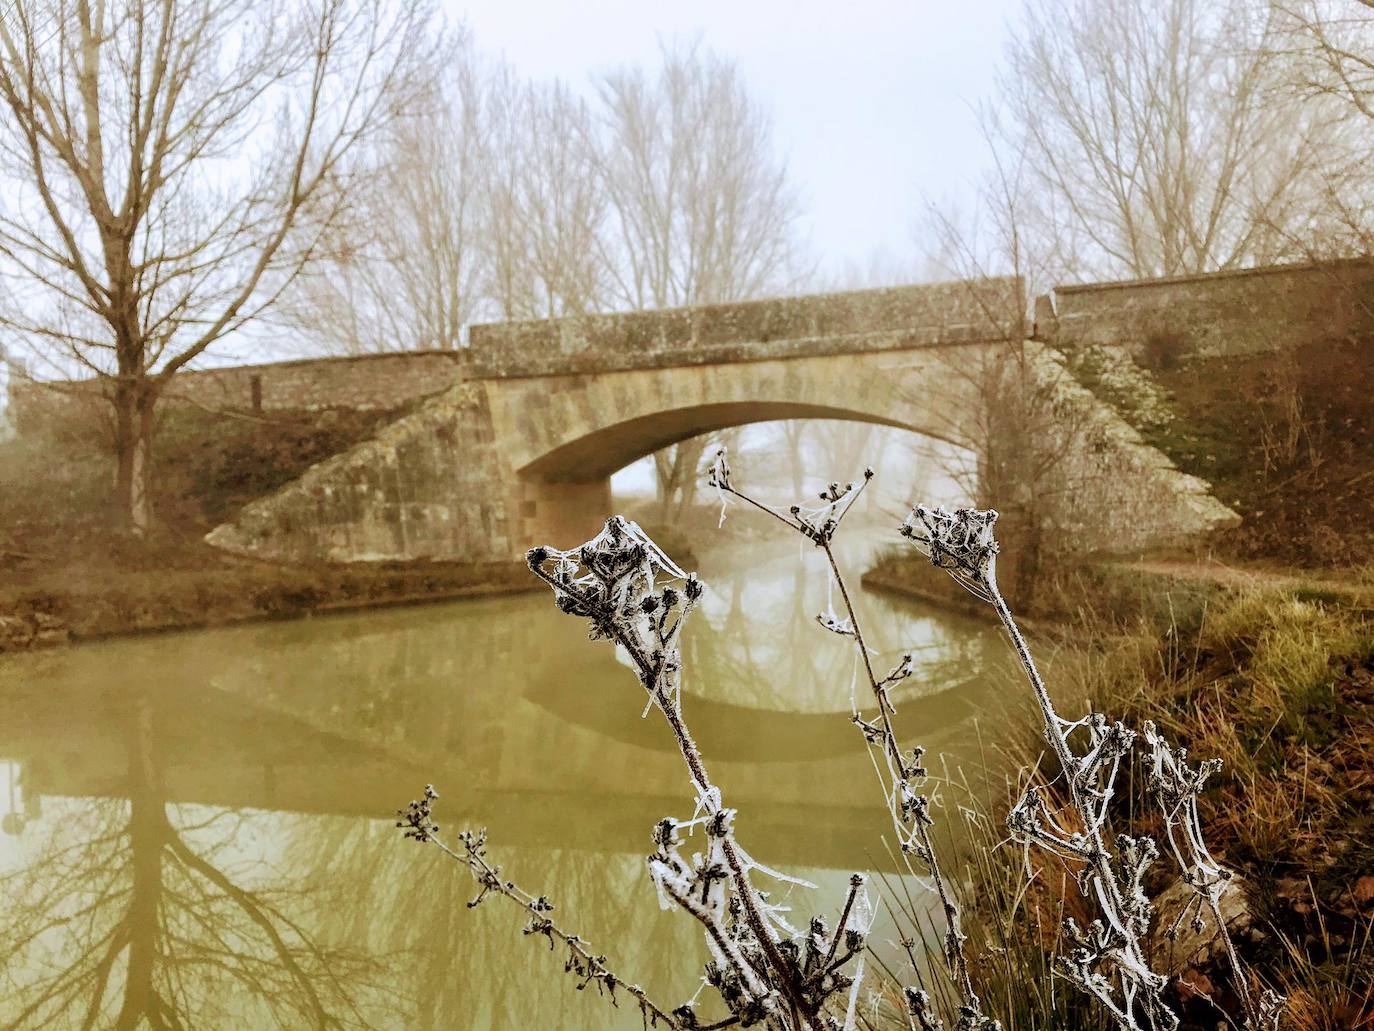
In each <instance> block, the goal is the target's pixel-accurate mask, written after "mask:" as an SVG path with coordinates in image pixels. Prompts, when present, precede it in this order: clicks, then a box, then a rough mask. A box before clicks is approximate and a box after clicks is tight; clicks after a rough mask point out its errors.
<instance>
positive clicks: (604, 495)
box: [518, 476, 613, 548]
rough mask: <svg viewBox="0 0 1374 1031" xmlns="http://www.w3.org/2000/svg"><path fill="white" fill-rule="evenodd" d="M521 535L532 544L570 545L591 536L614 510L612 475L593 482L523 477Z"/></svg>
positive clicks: (522, 538) (565, 546)
mask: <svg viewBox="0 0 1374 1031" xmlns="http://www.w3.org/2000/svg"><path fill="white" fill-rule="evenodd" d="M518 496H519V507H520V539H521V540H523V541H528V542H529V544H530V546H534V545H539V544H547V545H550V546H552V547H555V548H567V547H569V546H571V545H573V544H579V543H581V542H582V541H586V540H590V539H591V538H593V537H595V536H596V535H597V533H599V532H600V531H601V529H602V527H603V526H605V523H606V519H607V518H608V517H609V516H610V515H611V514H612V511H613V510H612V507H611V506H612V501H611V478H610V477H609V476H607V477H604V478H602V479H599V480H595V481H593V482H591V483H562V482H550V481H547V480H542V479H537V478H533V477H521V480H520V488H519V494H518Z"/></svg>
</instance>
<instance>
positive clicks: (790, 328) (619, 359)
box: [468, 277, 1024, 379]
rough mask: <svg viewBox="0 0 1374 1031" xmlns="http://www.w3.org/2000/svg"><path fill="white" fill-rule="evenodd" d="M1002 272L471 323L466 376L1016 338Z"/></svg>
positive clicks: (1012, 299) (1018, 324)
mask: <svg viewBox="0 0 1374 1031" xmlns="http://www.w3.org/2000/svg"><path fill="white" fill-rule="evenodd" d="M1022 293H1023V286H1022V282H1021V280H1020V279H1019V278H1016V277H1002V278H990V279H983V280H965V281H958V282H951V283H932V284H926V285H921V286H904V287H892V288H887V289H881V290H859V291H851V292H848V293H836V294H819V295H812V296H809V297H786V298H777V299H772V300H766V301H747V302H741V303H738V304H706V305H698V306H696V307H691V308H670V309H666V310H662V311H637V312H623V313H617V314H611V315H588V316H572V317H568V318H562V319H551V320H540V321H528V322H503V323H496V324H493V325H486V326H474V327H472V330H471V333H470V337H469V339H470V345H471V346H470V347H469V349H468V350H469V354H470V376H472V377H473V378H476V379H487V378H491V379H495V378H504V377H511V376H547V375H563V374H573V373H584V372H610V371H615V370H621V369H644V368H667V367H670V366H679V365H711V364H722V363H727V362H740V361H762V360H767V359H771V358H800V357H808V356H814V355H822V354H847V353H861V352H868V351H884V350H904V349H910V348H913V347H921V346H938V345H942V344H954V343H973V342H978V341H986V340H1007V339H1019V338H1020V337H1021V336H1022V335H1023V316H1022V313H1023V311H1024V302H1023V299H1022Z"/></svg>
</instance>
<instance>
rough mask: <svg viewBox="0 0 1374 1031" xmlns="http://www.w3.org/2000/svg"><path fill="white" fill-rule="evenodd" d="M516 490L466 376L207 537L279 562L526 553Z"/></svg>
mask: <svg viewBox="0 0 1374 1031" xmlns="http://www.w3.org/2000/svg"><path fill="white" fill-rule="evenodd" d="M514 492H515V486H514V485H513V484H511V483H510V482H509V470H508V469H507V468H506V467H505V466H504V464H503V462H502V459H501V452H500V448H499V446H498V444H497V442H496V441H495V440H494V438H493V433H492V425H491V415H490V412H489V411H488V410H487V405H486V400H485V395H484V394H483V392H482V390H481V389H480V387H477V386H476V385H474V384H467V383H460V384H457V385H456V386H453V387H450V388H449V389H448V390H447V391H445V392H443V393H441V394H440V395H438V396H437V397H434V398H431V399H430V400H429V401H428V402H426V403H425V404H424V405H422V406H421V407H420V408H419V410H418V411H416V412H414V413H412V414H411V415H409V416H407V417H405V418H403V419H400V420H398V421H396V422H394V423H392V424H390V425H389V426H386V427H383V429H382V430H380V431H379V432H378V433H377V434H376V435H375V436H374V437H372V438H371V439H369V440H365V441H363V442H362V443H360V444H357V445H355V446H354V447H352V448H350V449H349V450H347V451H344V452H341V453H340V454H337V455H335V456H333V457H332V458H328V459H326V460H325V461H323V462H321V463H319V464H318V465H314V466H311V467H310V468H309V469H308V470H306V472H305V474H304V475H303V476H301V477H300V478H299V479H298V480H295V481H293V482H292V483H290V484H288V485H287V486H286V487H285V488H283V489H281V490H279V491H276V492H274V493H272V494H269V495H267V496H265V497H263V498H259V499H258V500H256V501H253V502H250V503H249V504H248V505H246V506H245V507H244V508H243V509H242V511H240V512H239V514H238V516H237V517H236V518H235V520H234V521H233V522H231V523H226V524H224V525H223V526H220V527H217V528H216V529H215V530H213V531H212V532H211V533H210V534H209V535H208V536H207V537H206V540H208V541H209V542H210V543H211V544H214V545H216V546H217V547H221V548H224V549H225V550H227V551H232V552H236V553H238V554H244V555H252V556H254V557H259V558H269V559H274V560H278V561H280V560H286V561H350V562H358V561H377V560H383V559H388V560H395V561H415V560H423V559H462V560H466V561H474V562H475V561H505V560H509V559H511V558H513V557H515V556H516V555H517V554H518V553H519V552H520V547H518V546H517V545H518V544H519V542H516V541H514V540H513V536H514V535H513V532H512V529H513V528H512V519H513V518H515V517H516V516H515V510H516V503H515V501H514Z"/></svg>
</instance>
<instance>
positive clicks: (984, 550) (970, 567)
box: [898, 505, 999, 601]
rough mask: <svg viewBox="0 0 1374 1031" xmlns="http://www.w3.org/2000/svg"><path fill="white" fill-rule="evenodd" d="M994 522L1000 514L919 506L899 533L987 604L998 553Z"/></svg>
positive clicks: (990, 511)
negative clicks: (948, 510)
mask: <svg viewBox="0 0 1374 1031" xmlns="http://www.w3.org/2000/svg"><path fill="white" fill-rule="evenodd" d="M995 522H997V513H996V512H995V511H993V510H992V509H986V510H983V509H976V508H957V509H955V510H954V511H953V512H947V511H946V510H945V509H943V508H927V507H926V506H925V505H917V506H916V507H915V508H913V509H912V510H911V515H909V516H907V518H906V521H905V522H904V523H902V525H901V527H900V528H899V529H898V532H899V533H900V534H901V535H902V536H903V537H905V538H906V539H907V540H909V541H911V542H912V543H913V544H914V545H916V547H917V549H918V550H920V551H921V552H923V553H925V555H926V556H928V557H929V558H930V563H931V565H933V566H935V567H936V568H937V569H943V570H944V571H945V572H947V573H949V575H950V576H952V577H954V579H955V580H957V581H958V582H959V583H960V584H962V585H963V586H964V587H965V588H966V589H967V590H969V591H970V592H971V593H973V594H975V595H977V596H978V597H980V598H982V599H983V600H984V601H991V600H992V597H991V586H992V585H993V584H994V583H995V582H996V560H997V552H998V550H999V549H998V546H997V540H996V538H995V537H993V533H992V525H993V523H995Z"/></svg>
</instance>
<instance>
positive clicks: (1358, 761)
mask: <svg viewBox="0 0 1374 1031" xmlns="http://www.w3.org/2000/svg"><path fill="white" fill-rule="evenodd" d="M864 583H865V585H866V586H869V587H872V588H877V589H880V590H887V591H892V592H894V593H897V594H900V595H903V596H906V597H913V598H918V599H920V600H922V601H924V602H927V603H931V604H938V605H942V606H949V605H954V606H955V607H957V608H959V610H960V611H967V612H970V613H971V614H977V615H981V616H983V617H984V618H992V615H991V611H990V609H989V607H988V606H986V605H983V604H981V603H977V602H973V603H972V604H970V602H972V599H970V598H968V596H967V595H966V594H965V593H964V592H963V591H962V589H961V588H959V587H958V586H957V585H956V584H954V583H953V581H952V580H951V579H950V578H949V577H946V576H944V575H942V574H940V573H939V572H938V571H937V570H934V569H932V568H931V567H930V564H929V562H928V561H926V560H925V559H924V557H923V556H920V555H915V554H913V555H905V554H902V553H900V552H890V553H887V554H885V555H884V556H883V557H882V559H881V560H880V561H879V562H878V564H877V565H876V566H875V567H874V569H873V570H871V571H870V572H869V573H868V574H867V575H866V576H865V577H864ZM1042 588H1043V589H1041V590H1039V592H1038V594H1037V596H1036V598H1035V599H1033V602H1032V605H1031V606H1030V608H1031V611H1033V612H1035V613H1036V614H1037V615H1038V616H1040V617H1041V618H1042V619H1047V620H1048V622H1047V623H1046V624H1045V626H1046V627H1047V628H1049V629H1050V631H1051V632H1052V637H1053V638H1054V640H1055V648H1054V651H1053V654H1052V656H1049V655H1041V656H1040V658H1041V659H1042V661H1043V660H1049V661H1048V662H1047V664H1046V670H1047V680H1048V682H1049V685H1050V690H1051V692H1052V694H1054V695H1055V696H1056V699H1057V702H1058V703H1059V707H1060V711H1061V712H1063V713H1065V714H1066V715H1068V716H1070V717H1072V716H1077V715H1078V714H1080V713H1083V712H1100V713H1104V714H1105V715H1106V717H1107V718H1108V720H1118V719H1119V720H1121V721H1123V722H1124V723H1125V724H1126V725H1127V726H1128V727H1132V728H1137V729H1138V728H1140V727H1142V726H1144V724H1145V722H1146V721H1153V722H1154V723H1156V724H1157V725H1158V726H1160V727H1161V728H1162V729H1163V730H1164V732H1165V733H1166V734H1167V736H1168V737H1169V738H1170V739H1171V741H1172V742H1173V743H1174V744H1176V745H1179V746H1183V747H1185V748H1187V749H1188V754H1189V755H1190V756H1191V757H1192V761H1193V762H1200V761H1204V760H1207V759H1210V758H1219V759H1220V760H1222V764H1223V765H1222V768H1221V772H1220V773H1219V774H1217V775H1216V776H1214V777H1212V778H1211V779H1210V780H1209V781H1208V784H1207V789H1206V791H1205V792H1204V793H1203V795H1202V796H1201V800H1200V812H1201V816H1202V823H1203V827H1204V828H1205V834H1206V838H1207V842H1208V845H1209V847H1210V849H1211V851H1212V853H1213V854H1214V855H1215V856H1216V857H1217V858H1218V860H1219V861H1220V862H1221V863H1223V864H1224V865H1226V866H1227V867H1228V868H1230V869H1231V870H1233V871H1235V872H1236V873H1237V874H1238V875H1239V878H1240V879H1239V881H1238V884H1240V885H1241V886H1242V887H1241V888H1239V889H1234V890H1233V892H1232V893H1231V894H1230V897H1228V901H1227V904H1226V905H1227V912H1228V913H1229V914H1230V918H1228V924H1229V923H1230V921H1231V920H1234V925H1232V931H1233V934H1234V936H1235V937H1236V939H1237V945H1238V948H1239V949H1240V952H1241V955H1242V957H1243V959H1244V960H1245V961H1246V962H1247V963H1248V964H1249V966H1250V968H1251V970H1252V971H1253V972H1254V973H1255V974H1257V975H1258V976H1259V977H1260V978H1262V980H1263V981H1264V983H1266V984H1268V985H1270V986H1272V987H1274V988H1275V989H1277V990H1279V991H1280V992H1282V993H1284V994H1285V995H1287V996H1288V997H1289V999H1290V1003H1289V1010H1288V1013H1289V1017H1290V1019H1289V1020H1288V1021H1287V1022H1286V1023H1285V1025H1284V1026H1285V1027H1291V1028H1293V1029H1297V1031H1318V1029H1321V1031H1325V1029H1328V1028H1332V1029H1334V1028H1360V1027H1370V1026H1374V822H1372V821H1374V590H1372V589H1371V588H1374V582H1371V578H1370V575H1369V571H1368V570H1367V569H1363V568H1352V569H1349V570H1347V571H1346V572H1345V575H1344V576H1343V577H1338V576H1337V575H1336V574H1335V572H1334V571H1326V572H1314V571H1312V570H1299V569H1293V568H1291V567H1282V566H1279V565H1276V564H1274V563H1273V562H1266V563H1238V562H1234V561H1232V562H1224V563H1223V562H1217V561H1211V560H1202V559H1198V558H1188V557H1174V558H1152V559H1137V560H1133V561H1110V562H1100V563H1095V564H1081V565H1078V566H1073V567H1067V568H1065V569H1063V570H1062V571H1061V572H1059V573H1058V574H1056V575H1053V576H1047V577H1046V578H1045V580H1044V583H1043V585H1042ZM1037 636H1041V635H1037ZM996 726H997V728H998V729H997V730H996V731H995V732H994V734H993V735H992V737H991V738H990V739H989V746H990V748H992V749H993V750H995V751H996V752H997V753H999V754H1001V755H1003V756H1004V757H1006V759H1007V760H1008V761H1009V765H1010V767H1011V768H1013V769H1020V770H1022V771H1033V770H1039V771H1040V774H1039V775H1038V778H1037V779H1043V782H1044V783H1045V784H1046V785H1048V787H1047V790H1048V791H1049V794H1050V797H1056V788H1055V786H1054V785H1055V784H1056V777H1055V775H1056V773H1057V772H1058V769H1057V766H1056V764H1055V762H1054V760H1053V758H1052V757H1051V756H1048V755H1047V754H1046V749H1045V741H1044V738H1043V735H1042V733H1041V731H1040V718H1039V714H1038V711H1037V710H1035V708H1034V706H1033V705H1031V704H1030V702H1029V695H1027V696H1026V697H1020V698H1017V699H1016V700H1015V701H1012V702H1010V703H1009V705H1008V710H1007V711H1006V712H1005V713H1004V714H1002V715H1001V716H1000V717H999V718H998V720H997V721H996ZM1142 770H1143V768H1137V770H1136V771H1135V775H1123V777H1122V780H1121V781H1120V782H1119V784H1118V788H1119V796H1120V797H1119V798H1118V799H1117V802H1116V804H1115V805H1114V807H1113V819H1114V821H1115V822H1116V827H1115V831H1116V832H1130V833H1146V834H1150V835H1152V836H1154V837H1156V839H1160V837H1161V835H1162V827H1161V825H1160V823H1159V821H1158V819H1157V818H1156V817H1154V816H1152V815H1151V814H1152V813H1154V811H1155V807H1154V804H1153V802H1152V799H1151V797H1150V794H1149V777H1148V776H1145V775H1140V773H1141V771H1142ZM1024 775H1025V776H1031V774H1030V773H1029V772H1027V773H1025V774H1024ZM1014 795H1015V792H1014V791H1009V794H1008V798H1009V799H1010V798H1012V797H1013V796H1014ZM1006 814H1007V809H1006V804H1002V805H994V806H993V807H992V810H991V811H990V812H988V813H987V814H986V820H987V826H988V827H989V828H990V829H989V831H988V834H987V842H986V844H985V847H984V848H983V849H982V850H981V851H980V852H979V853H978V855H977V856H976V857H975V859H974V861H972V862H971V863H970V864H969V867H968V871H967V872H968V882H969V889H968V894H967V898H966V900H965V906H966V926H967V927H968V928H969V929H970V931H971V935H972V940H986V941H987V942H990V943H993V942H995V943H997V948H996V949H995V950H991V951H986V952H980V953H978V954H975V956H974V958H973V964H974V967H975V970H976V972H977V974H978V977H977V978H975V980H981V981H982V983H983V984H985V985H988V986H990V987H991V988H992V991H993V994H994V995H995V996H997V997H998V1001H999V1011H998V1015H999V1016H1001V1017H1003V1018H1004V1019H1005V1018H1008V1017H1009V1018H1011V1021H1010V1023H1009V1025H1008V1026H1015V1027H1037V1028H1038V1027H1067V1026H1073V1027H1084V1028H1092V1029H1094V1031H1096V1029H1098V1028H1104V1029H1105V1027H1106V1024H1105V1022H1103V1021H1102V1020H1101V1015H1100V1014H1099V1013H1096V1012H1094V1011H1092V1010H1091V1008H1088V1007H1085V1006H1084V1005H1083V1002H1082V1000H1081V999H1078V998H1076V997H1074V996H1073V994H1072V993H1059V994H1057V995H1056V994H1054V993H1044V992H1041V991H1039V990H1038V989H1037V988H1035V987H1034V986H1036V985H1037V984H1039V983H1040V981H1041V980H1043V979H1044V978H1042V977H1041V974H1043V975H1044V976H1045V977H1048V972H1049V971H1050V970H1051V969H1053V966H1054V963H1055V961H1056V959H1057V957H1058V956H1059V955H1060V948H1061V944H1062V943H1061V942H1060V941H1059V940H1058V938H1057V937H1056V936H1054V935H1053V934H1050V935H1045V934H1042V933H1040V932H1039V931H1037V930H1036V929H1038V928H1057V927H1059V926H1060V925H1061V923H1062V920H1063V918H1064V917H1065V916H1069V915H1072V916H1075V917H1076V918H1078V919H1079V920H1080V922H1081V921H1082V920H1083V919H1085V914H1084V913H1083V907H1082V903H1081V900H1080V899H1079V898H1078V897H1077V895H1076V893H1075V892H1074V891H1073V890H1072V889H1071V887H1066V886H1065V885H1064V884H1063V880H1062V870H1061V868H1060V867H1059V866H1058V865H1056V864H1055V863H1052V862H1047V861H1045V860H1044V859H1043V857H1040V858H1036V857H1034V856H1032V860H1033V864H1032V866H1033V870H1034V873H1035V875H1036V876H1035V877H1034V878H1033V880H1032V882H1031V885H1030V887H1029V888H1026V887H1025V881H1024V871H1025V864H1026V862H1027V858H1026V857H1025V856H1024V855H1023V854H1022V852H1021V851H1020V850H1019V849H1007V848H1005V847H1003V845H1002V842H1003V837H1004V831H1003V828H1004V826H1005V819H1006ZM1149 890H1150V894H1151V895H1152V896H1164V897H1175V896H1178V895H1179V894H1180V890H1181V889H1180V888H1179V886H1178V871H1177V870H1176V869H1175V868H1174V866H1173V864H1172V862H1170V861H1167V860H1166V859H1160V860H1159V861H1157V862H1156V863H1155V864H1153V866H1152V867H1151V874H1150V882H1149ZM1008 897H1014V898H1015V899H1017V900H1018V901H1017V902H1016V904H1015V905H1009V906H1007V907H1003V905H1002V901H1001V900H1003V899H1005V898H1008ZM1088 916H1089V917H1090V914H1089V915H1088ZM1188 942H1189V945H1188V948H1187V949H1183V948H1181V947H1175V946H1173V945H1170V944H1167V943H1164V942H1163V941H1162V940H1161V943H1160V944H1159V945H1158V950H1157V955H1156V958H1155V962H1156V964H1157V966H1158V967H1159V968H1160V969H1161V970H1162V971H1163V972H1165V973H1167V974H1168V975H1170V977H1171V978H1172V979H1173V981H1172V984H1171V986H1170V989H1169V991H1170V998H1171V1002H1172V1004H1173V1005H1174V1006H1175V1007H1176V1008H1177V1010H1178V1012H1179V1013H1180V1015H1181V1016H1182V1017H1183V1024H1182V1028H1183V1031H1203V1029H1206V1031H1211V1029H1213V1028H1216V1027H1218V1026H1220V1025H1218V1023H1217V1021H1218V1011H1217V1009H1216V1008H1215V1007H1214V1005H1213V1002H1215V1003H1219V1004H1221V1005H1222V1006H1224V1007H1226V1008H1228V1009H1231V1010H1232V1011H1234V1010H1235V1008H1236V1005H1237V999H1236V998H1235V994H1234V987H1233V983H1232V979H1231V975H1230V968H1229V964H1228V962H1227V961H1226V959H1225V958H1224V955H1223V954H1222V952H1221V948H1220V945H1219V943H1217V942H1216V940H1215V939H1214V937H1213V935H1212V934H1211V933H1210V932H1209V933H1205V934H1201V935H1196V934H1195V935H1193V936H1191V937H1190V938H1189V939H1188ZM1209 999H1210V1000H1212V1001H1209ZM1228 1026H1229V1025H1228Z"/></svg>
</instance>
